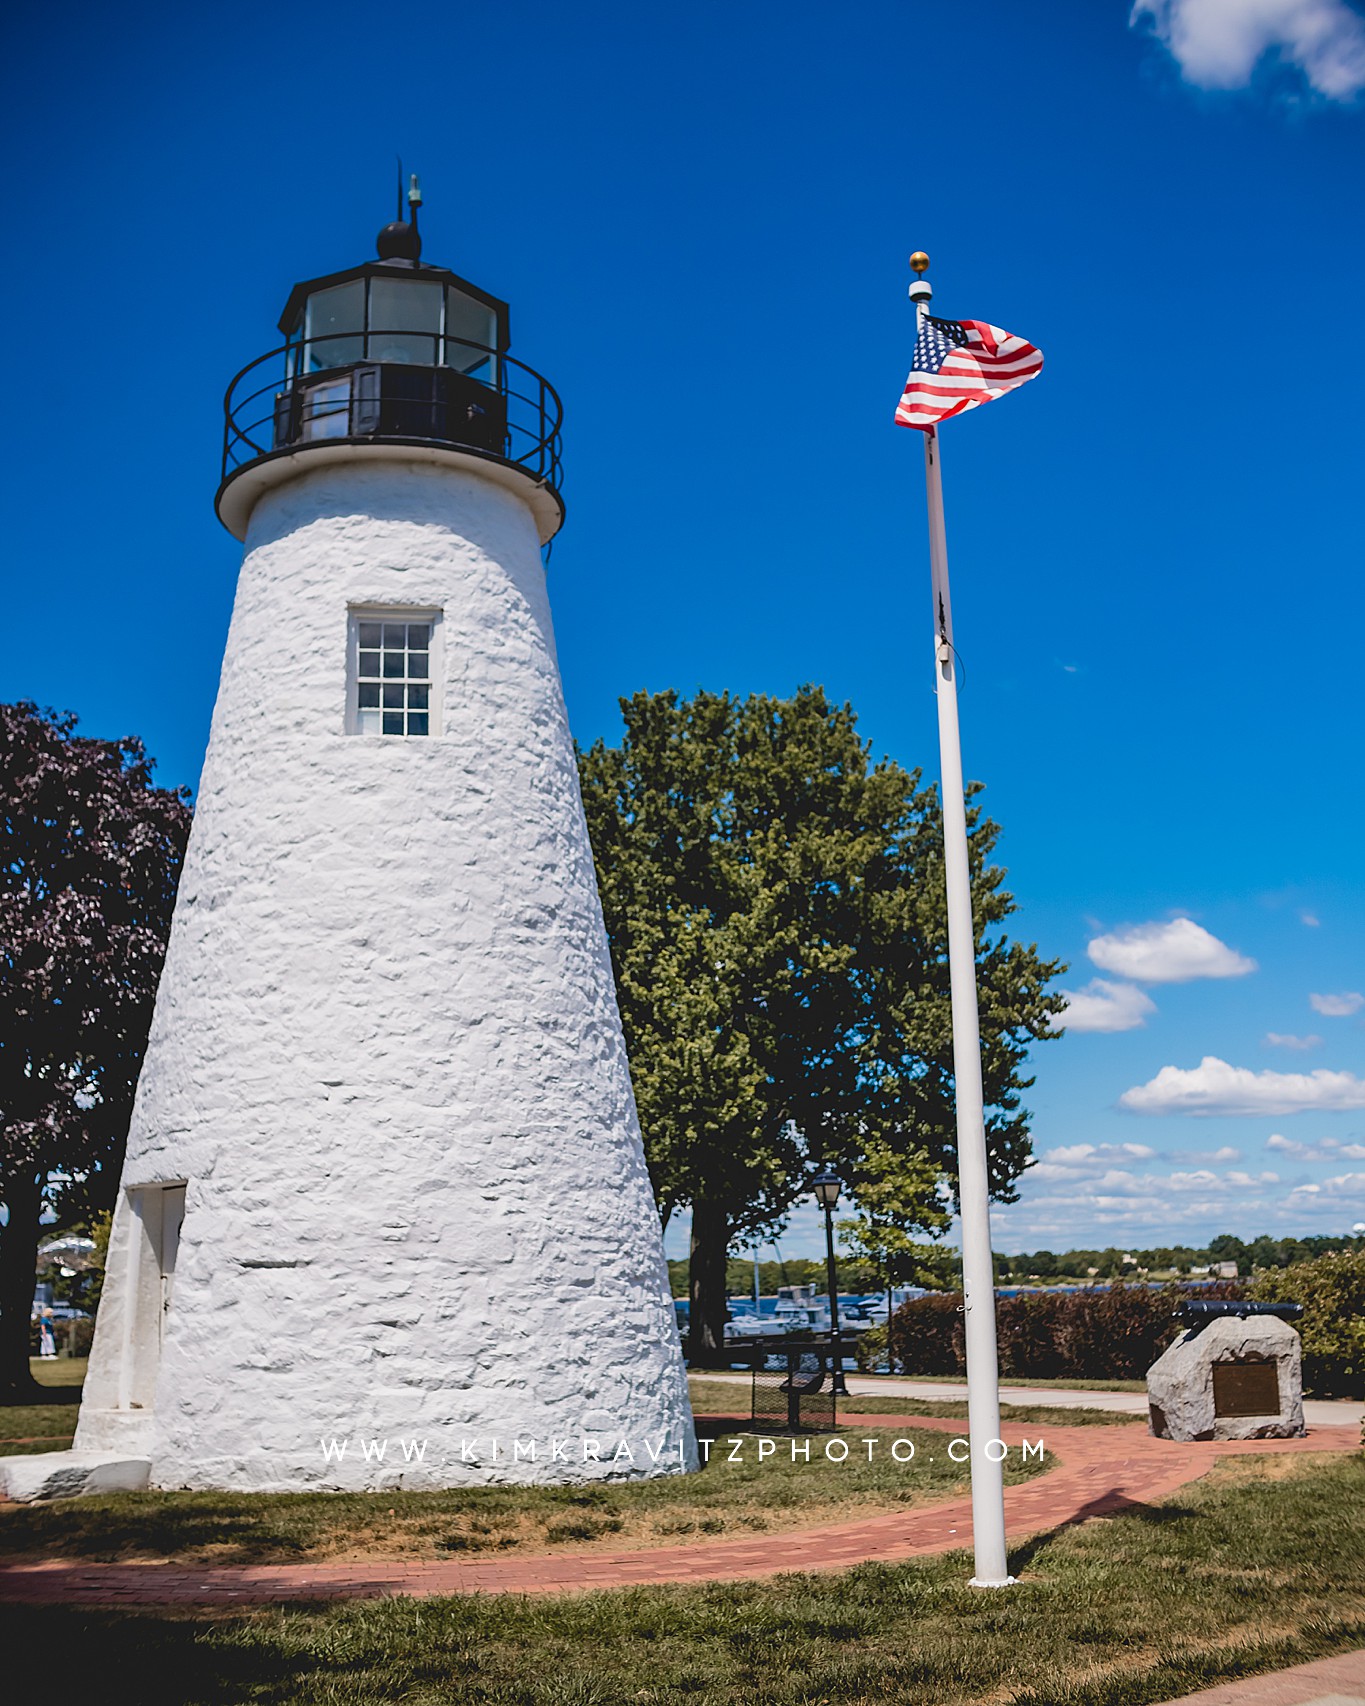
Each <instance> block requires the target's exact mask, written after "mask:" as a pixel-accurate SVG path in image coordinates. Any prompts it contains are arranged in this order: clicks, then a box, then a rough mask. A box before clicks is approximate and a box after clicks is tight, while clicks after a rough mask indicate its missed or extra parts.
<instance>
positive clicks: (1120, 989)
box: [1052, 977, 1156, 1031]
mask: <svg viewBox="0 0 1365 1706" xmlns="http://www.w3.org/2000/svg"><path fill="white" fill-rule="evenodd" d="M1061 994H1062V995H1063V996H1064V997H1065V998H1066V1008H1065V1010H1064V1011H1063V1012H1061V1013H1058V1014H1055V1015H1054V1017H1053V1020H1052V1028H1053V1030H1054V1031H1058V1030H1061V1029H1062V1028H1063V1027H1065V1028H1066V1029H1067V1030H1068V1031H1135V1030H1137V1028H1138V1027H1139V1026H1140V1025H1145V1024H1146V1022H1147V1015H1148V1014H1149V1013H1155V1012H1156V1002H1155V1001H1153V1000H1152V998H1151V996H1150V995H1144V994H1143V992H1142V991H1141V990H1140V989H1138V988H1137V987H1136V986H1135V985H1134V984H1131V983H1110V982H1109V980H1108V979H1107V978H1103V977H1092V978H1091V980H1090V982H1089V983H1087V984H1086V986H1085V988H1084V989H1063V990H1062V991H1061Z"/></svg>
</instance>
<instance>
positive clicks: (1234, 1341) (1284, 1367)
mask: <svg viewBox="0 0 1365 1706" xmlns="http://www.w3.org/2000/svg"><path fill="white" fill-rule="evenodd" d="M1147 1403H1148V1408H1149V1412H1150V1417H1151V1429H1152V1432H1153V1433H1154V1434H1155V1435H1156V1436H1157V1438H1158V1439H1174V1440H1196V1439H1295V1438H1298V1437H1299V1436H1300V1435H1302V1434H1304V1433H1306V1432H1307V1429H1306V1428H1305V1427H1304V1425H1303V1347H1302V1345H1301V1343H1300V1340H1299V1335H1298V1334H1297V1333H1296V1332H1295V1331H1294V1329H1293V1328H1292V1327H1291V1326H1289V1325H1288V1324H1287V1323H1286V1322H1284V1321H1281V1320H1279V1319H1278V1318H1277V1317H1276V1316H1273V1315H1249V1316H1246V1317H1244V1318H1243V1317H1238V1316H1231V1315H1229V1316H1222V1317H1220V1318H1218V1319H1216V1320H1214V1321H1211V1322H1210V1323H1209V1325H1208V1326H1207V1327H1196V1328H1193V1329H1191V1330H1190V1331H1189V1332H1186V1333H1183V1334H1182V1335H1181V1336H1180V1338H1178V1339H1177V1340H1176V1342H1175V1343H1174V1344H1173V1345H1172V1346H1171V1347H1170V1349H1169V1350H1167V1351H1166V1352H1164V1353H1163V1354H1162V1355H1161V1356H1160V1357H1158V1358H1157V1360H1156V1361H1155V1362H1154V1363H1153V1364H1152V1366H1151V1367H1150V1368H1149V1369H1148V1370H1147Z"/></svg>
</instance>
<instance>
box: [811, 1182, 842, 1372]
mask: <svg viewBox="0 0 1365 1706" xmlns="http://www.w3.org/2000/svg"><path fill="white" fill-rule="evenodd" d="M810 1186H811V1189H812V1190H813V1191H814V1192H815V1200H816V1202H818V1203H819V1204H820V1207H821V1208H822V1209H824V1211H825V1273H826V1275H827V1277H828V1282H829V1349H830V1361H831V1362H832V1363H833V1364H834V1369H833V1379H832V1380H831V1382H830V1391H831V1392H833V1393H834V1394H835V1395H836V1397H840V1398H847V1397H848V1387H847V1386H845V1385H844V1351H843V1344H842V1342H841V1341H840V1338H839V1281H838V1276H837V1275H836V1273H835V1269H834V1210H835V1209H836V1208H837V1207H838V1204H839V1175H838V1174H837V1173H831V1172H830V1171H829V1170H828V1168H826V1169H824V1170H822V1171H821V1172H819V1173H817V1174H816V1175H815V1177H814V1178H813V1179H812V1180H811V1182H810Z"/></svg>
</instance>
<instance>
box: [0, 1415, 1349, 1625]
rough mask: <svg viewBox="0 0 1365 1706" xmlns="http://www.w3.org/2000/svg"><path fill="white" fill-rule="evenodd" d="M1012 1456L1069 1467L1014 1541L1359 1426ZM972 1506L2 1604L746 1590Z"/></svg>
mask: <svg viewBox="0 0 1365 1706" xmlns="http://www.w3.org/2000/svg"><path fill="white" fill-rule="evenodd" d="M840 1420H841V1425H843V1426H846V1427H855V1428H868V1429H869V1430H871V1429H877V1428H904V1427H913V1428H916V1429H919V1428H927V1429H932V1430H935V1431H937V1432H942V1433H947V1434H952V1435H961V1434H963V1433H964V1432H965V1426H966V1424H965V1423H963V1422H960V1421H952V1420H948V1419H945V1418H943V1417H938V1416H859V1415H851V1416H845V1417H841V1418H840ZM1001 1435H1002V1437H1003V1438H1004V1440H1005V1442H1006V1444H1007V1445H1010V1446H1018V1445H1020V1444H1021V1443H1022V1442H1023V1441H1024V1440H1025V1439H1030V1440H1036V1439H1038V1438H1039V1437H1040V1436H1041V1437H1042V1438H1044V1439H1045V1440H1046V1442H1047V1446H1048V1450H1049V1453H1052V1452H1055V1453H1056V1455H1057V1457H1058V1458H1059V1459H1060V1460H1061V1461H1060V1463H1059V1465H1058V1467H1057V1468H1055V1469H1053V1470H1051V1471H1049V1472H1048V1473H1046V1474H1044V1475H1041V1476H1038V1477H1037V1478H1036V1479H1034V1480H1032V1481H1027V1482H1024V1483H1023V1484H1022V1485H1020V1486H1017V1487H1009V1488H1007V1489H1006V1491H1005V1524H1006V1530H1007V1532H1008V1534H1009V1537H1010V1539H1011V1541H1012V1542H1015V1543H1017V1542H1019V1541H1020V1540H1022V1539H1024V1538H1025V1537H1026V1536H1027V1535H1030V1534H1037V1533H1039V1532H1041V1531H1044V1530H1049V1529H1054V1528H1059V1527H1061V1526H1063V1525H1065V1524H1067V1523H1073V1522H1082V1521H1084V1520H1085V1519H1086V1518H1087V1517H1092V1516H1098V1515H1101V1514H1102V1513H1104V1512H1106V1511H1115V1510H1122V1509H1123V1508H1124V1507H1125V1506H1128V1505H1133V1504H1147V1503H1150V1502H1152V1501H1154V1500H1157V1499H1162V1498H1166V1497H1167V1496H1169V1495H1170V1494H1171V1493H1174V1492H1175V1491H1176V1490H1177V1489H1178V1488H1180V1487H1183V1486H1185V1485H1186V1484H1187V1483H1188V1482H1190V1481H1194V1480H1197V1479H1198V1478H1199V1477H1200V1476H1201V1475H1204V1474H1206V1473H1207V1472H1208V1470H1209V1469H1210V1468H1211V1467H1212V1465H1213V1464H1214V1463H1215V1462H1217V1461H1218V1459H1219V1458H1220V1457H1230V1456H1240V1455H1245V1454H1247V1453H1249V1452H1267V1451H1270V1452H1282V1451H1300V1452H1301V1451H1351V1450H1357V1449H1359V1444H1360V1441H1359V1435H1358V1433H1357V1431H1356V1429H1355V1428H1352V1427H1330V1428H1314V1429H1313V1430H1312V1432H1311V1433H1310V1435H1309V1436H1308V1438H1306V1439H1289V1440H1245V1441H1236V1442H1231V1441H1229V1442H1225V1443H1221V1444H1213V1443H1207V1444H1203V1443H1201V1444H1196V1445H1173V1444H1171V1443H1170V1442H1169V1441H1168V1440H1157V1439H1153V1438H1151V1436H1150V1435H1148V1434H1147V1433H1146V1432H1144V1431H1142V1430H1140V1429H1139V1428H1137V1427H1134V1426H1126V1427H1115V1428H1106V1427H1086V1428H1068V1427H1054V1426H1053V1425H1052V1423H1050V1422H1048V1423H1040V1424H1034V1423H1026V1424H1019V1423H1007V1424H1006V1425H1005V1426H1004V1427H1003V1428H1002V1429H1001ZM970 1532H971V1504H970V1501H969V1500H968V1499H965V1498H958V1499H953V1500H951V1501H949V1502H947V1503H943V1504H934V1505H926V1506H923V1507H922V1508H916V1509H910V1510H904V1511H894V1512H891V1513H889V1514H887V1515H885V1516H873V1517H861V1518H858V1519H856V1520H855V1521H852V1522H841V1523H833V1524H830V1525H828V1526H826V1527H823V1528H808V1529H798V1530H795V1531H792V1532H788V1533H782V1534H772V1535H764V1536H762V1537H758V1536H755V1537H754V1538H752V1539H745V1540H719V1541H702V1542H698V1543H694V1544H692V1545H687V1546H652V1547H648V1548H643V1549H641V1550H638V1551H634V1552H576V1553H564V1552H560V1553H556V1554H554V1555H553V1556H550V1557H545V1556H537V1557H517V1558H491V1559H488V1560H486V1561H483V1562H465V1561H453V1560H452V1561H450V1562H445V1561H442V1562H439V1563H427V1562H404V1561H402V1560H398V1559H375V1560H373V1561H372V1562H368V1563H342V1564H248V1565H212V1566H209V1565H205V1566H200V1567H194V1566H189V1565H184V1564H85V1563H69V1562H66V1561H65V1560H54V1561H53V1562H51V1563H37V1564H11V1565H8V1566H6V1567H4V1568H0V1599H4V1600H23V1601H28V1602H36V1601H44V1602H50V1603H55V1602H63V1603H66V1604H85V1605H105V1606H108V1605H182V1604H197V1605H206V1604H214V1605H224V1604H252V1603H263V1602H264V1603H271V1604H274V1603H279V1602H280V1601H282V1600H319V1599H365V1598H375V1597H378V1596H380V1595H384V1594H413V1595H429V1594H462V1593H569V1592H574V1591H581V1590H583V1589H586V1588H607V1587H628V1586H636V1585H639V1584H641V1583H655V1582H711V1581H735V1580H740V1579H743V1578H745V1577H754V1576H771V1575H775V1574H777V1572H778V1571H784V1570H840V1569H846V1568H847V1567H848V1566H849V1565H851V1564H860V1563H865V1562H870V1561H875V1562H878V1563H897V1562H900V1561H902V1560H904V1559H907V1558H919V1557H924V1556H925V1555H926V1554H929V1553H933V1552H951V1551H953V1550H955V1549H956V1548H958V1547H961V1546H966V1545H967V1544H968V1543H969V1540H970Z"/></svg>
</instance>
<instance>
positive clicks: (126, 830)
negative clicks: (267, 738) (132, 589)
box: [0, 701, 190, 1396]
mask: <svg viewBox="0 0 1365 1706" xmlns="http://www.w3.org/2000/svg"><path fill="white" fill-rule="evenodd" d="M75 728H76V719H75V717H74V716H72V715H70V714H69V713H68V714H63V715H59V714H57V713H56V712H53V711H40V710H39V709H38V707H37V706H36V705H34V704H31V703H29V702H26V701H25V702H21V703H19V704H14V705H0V801H2V802H3V803H2V804H0V1201H3V1202H4V1204H5V1207H6V1209H7V1210H8V1215H7V1219H6V1222H5V1226H4V1229H3V1231H0V1396H4V1395H9V1396H20V1395H31V1394H32V1392H33V1391H35V1390H38V1388H37V1387H36V1385H35V1383H34V1382H33V1381H32V1379H31V1377H30V1374H29V1364H28V1355H29V1342H28V1333H29V1316H30V1309H31V1305H32V1301H33V1279H34V1263H35V1257H36V1253H37V1246H38V1224H39V1217H40V1215H41V1214H42V1211H43V1205H44V1201H45V1200H50V1199H51V1197H52V1195H53V1193H54V1192H56V1193H58V1194H61V1193H64V1194H65V1200H66V1202H67V1203H68V1204H69V1205H77V1204H78V1205H79V1206H80V1207H81V1208H82V1209H86V1210H96V1211H97V1210H100V1209H103V1208H108V1207H109V1206H111V1205H112V1203H113V1199H114V1195H115V1193H116V1191H117V1189H118V1177H119V1170H120V1167H121V1165H122V1160H123V1145H124V1142H125V1140H126V1138H127V1135H128V1121H129V1117H130V1115H131V1113H132V1106H133V1092H134V1090H135V1088H136V1086H137V1076H138V1072H139V1070H140V1068H141V1065H142V1056H143V1052H144V1050H145V1049H146V1046H147V1032H148V1028H149V1026H150V1024H151V1018H152V1003H153V1001H154V999H155V996H156V986H157V980H158V979H159V978H160V976H161V966H162V962H163V960H164V959H165V957H166V941H167V938H168V936H169V933H170V927H171V912H172V910H173V908H174V906H175V891H176V885H177V883H178V882H179V880H180V866H181V862H182V860H183V859H184V855H185V843H186V840H187V838H188V836H189V828H190V808H189V804H188V798H189V794H188V790H187V789H183V788H180V789H168V788H156V787H153V785H152V761H151V760H150V759H149V758H148V757H147V755H146V752H145V751H144V749H143V746H142V742H141V741H139V740H136V739H134V738H132V737H129V738H128V739H126V740H90V739H87V738H86V737H84V736H80V735H77V734H76V733H75ZM53 1175H57V1176H58V1178H59V1179H60V1180H63V1181H66V1182H65V1183H54V1181H53V1177H52V1176H53Z"/></svg>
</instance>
